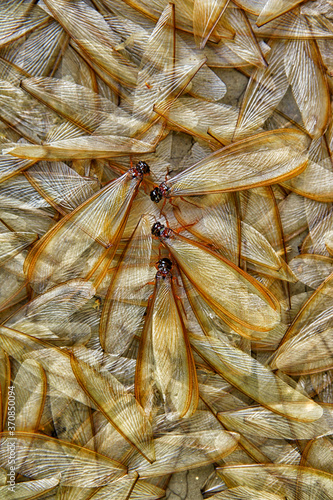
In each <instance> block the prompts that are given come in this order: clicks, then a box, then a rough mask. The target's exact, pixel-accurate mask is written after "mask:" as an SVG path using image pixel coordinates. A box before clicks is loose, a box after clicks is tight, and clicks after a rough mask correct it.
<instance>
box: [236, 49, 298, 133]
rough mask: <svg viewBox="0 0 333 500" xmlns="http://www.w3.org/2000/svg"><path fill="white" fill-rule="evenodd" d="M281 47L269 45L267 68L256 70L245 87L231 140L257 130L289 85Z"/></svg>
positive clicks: (283, 52) (283, 50) (283, 51)
mask: <svg viewBox="0 0 333 500" xmlns="http://www.w3.org/2000/svg"><path fill="white" fill-rule="evenodd" d="M284 54H285V44H284V43H283V42H275V43H273V44H271V50H270V52H269V53H268V55H267V57H266V59H267V67H265V68H258V69H256V70H255V71H254V72H253V73H252V75H251V78H250V80H249V83H248V85H247V87H246V91H245V95H244V97H243V100H242V105H241V109H240V111H239V117H238V121H237V127H236V130H235V135H234V138H235V139H240V138H242V137H244V136H246V135H248V134H249V133H250V132H251V131H253V130H255V129H256V128H258V127H261V126H262V125H263V123H264V122H265V120H266V119H267V118H268V117H269V116H270V115H271V113H272V112H273V111H274V109H275V108H276V107H277V105H278V104H279V102H280V101H281V99H282V98H283V96H284V94H285V93H286V91H287V89H288V86H289V82H288V80H287V77H286V73H285V69H284Z"/></svg>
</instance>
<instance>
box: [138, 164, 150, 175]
mask: <svg viewBox="0 0 333 500" xmlns="http://www.w3.org/2000/svg"><path fill="white" fill-rule="evenodd" d="M136 168H137V170H138V171H139V172H140V173H141V174H149V172H150V167H149V165H148V163H146V162H145V161H139V162H138V163H137V165H136Z"/></svg>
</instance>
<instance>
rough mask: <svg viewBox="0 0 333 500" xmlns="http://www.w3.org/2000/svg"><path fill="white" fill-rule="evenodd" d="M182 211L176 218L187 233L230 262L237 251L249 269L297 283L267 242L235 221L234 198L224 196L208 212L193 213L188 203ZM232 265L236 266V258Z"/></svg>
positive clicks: (243, 223)
mask: <svg viewBox="0 0 333 500" xmlns="http://www.w3.org/2000/svg"><path fill="white" fill-rule="evenodd" d="M183 208H184V209H183V210H182V211H180V213H179V215H177V212H176V215H177V217H178V218H179V220H180V222H181V223H182V225H183V226H184V227H187V226H188V231H189V232H190V233H192V234H194V235H195V236H198V237H199V238H200V239H201V240H204V241H205V242H209V243H213V244H214V246H215V247H216V248H217V249H222V250H224V249H226V250H227V254H230V257H229V255H228V256H227V258H229V260H232V259H234V258H235V256H237V254H238V252H239V249H240V258H242V259H246V260H247V262H248V263H249V264H250V266H251V265H252V264H254V266H255V267H256V270H257V271H258V272H259V273H260V272H262V273H263V274H268V275H270V276H274V277H277V278H280V279H286V280H288V281H296V278H295V276H293V275H292V273H291V271H290V269H289V268H288V266H287V265H286V263H285V262H284V261H283V260H282V259H281V257H279V255H277V253H276V252H275V250H274V249H273V248H272V246H271V245H270V243H269V242H268V241H267V239H266V238H265V237H264V236H263V235H262V234H261V233H260V232H259V231H257V230H256V229H255V228H254V227H253V226H251V225H250V224H247V223H246V222H244V221H240V220H238V219H237V212H236V209H235V207H234V203H233V198H231V196H230V195H229V194H226V195H225V200H224V202H223V201H221V202H220V203H219V204H218V205H216V206H212V207H210V209H209V212H208V213H207V211H206V210H205V209H204V210H201V209H198V210H195V209H193V206H191V205H190V204H188V205H187V206H186V205H185V206H184V207H183ZM183 214H184V215H183ZM239 223H240V228H239ZM239 238H240V239H241V242H239ZM234 263H236V264H237V263H238V259H236V260H234Z"/></svg>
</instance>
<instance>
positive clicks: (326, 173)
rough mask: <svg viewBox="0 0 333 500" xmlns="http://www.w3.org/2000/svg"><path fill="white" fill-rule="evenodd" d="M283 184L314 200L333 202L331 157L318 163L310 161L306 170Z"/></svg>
mask: <svg viewBox="0 0 333 500" xmlns="http://www.w3.org/2000/svg"><path fill="white" fill-rule="evenodd" d="M319 179H320V182H319ZM282 185H283V186H285V187H286V188H287V189H291V190H292V191H294V192H295V193H297V194H300V195H301V196H306V197H307V198H311V199H312V200H316V201H322V202H325V203H327V202H332V201H333V172H332V169H331V161H330V159H328V160H326V161H325V160H323V161H322V162H318V163H315V162H314V161H309V163H308V165H307V167H306V169H305V170H304V172H302V173H301V174H300V175H298V176H297V177H295V178H293V179H290V180H289V181H285V182H283V183H282Z"/></svg>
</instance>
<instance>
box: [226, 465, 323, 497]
mask: <svg viewBox="0 0 333 500" xmlns="http://www.w3.org/2000/svg"><path fill="white" fill-rule="evenodd" d="M218 473H219V474H221V476H222V478H224V479H225V481H227V482H229V481H231V482H235V483H236V484H238V485H240V486H246V487H250V488H253V489H255V490H257V491H258V492H260V491H261V490H262V489H263V490H264V491H265V490H266V491H268V492H271V493H275V494H276V493H277V494H281V495H282V496H283V497H284V498H286V497H287V498H295V497H296V498H297V496H296V495H297V490H298V491H300V490H299V489H298V488H299V487H300V488H301V492H302V499H304V500H310V499H318V500H319V499H320V498H329V497H330V496H331V493H332V480H333V477H332V474H328V473H327V472H326V473H325V472H322V471H320V470H318V469H313V468H310V467H300V466H297V465H285V464H281V465H280V464H278V465H257V464H256V465H235V466H226V467H223V468H219V469H218Z"/></svg>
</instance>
